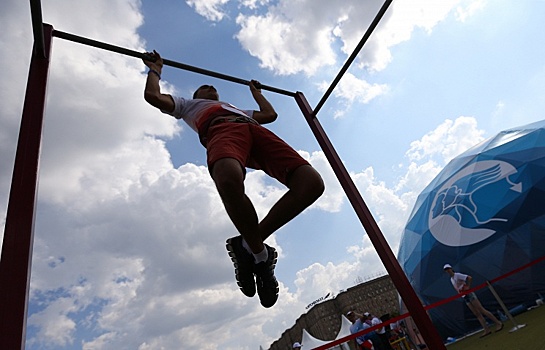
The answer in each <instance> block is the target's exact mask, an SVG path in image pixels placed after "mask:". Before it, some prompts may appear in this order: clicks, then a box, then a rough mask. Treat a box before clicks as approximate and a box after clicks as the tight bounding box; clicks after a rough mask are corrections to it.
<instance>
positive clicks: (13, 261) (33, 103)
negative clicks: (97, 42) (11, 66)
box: [0, 26, 53, 350]
mask: <svg viewBox="0 0 545 350" xmlns="http://www.w3.org/2000/svg"><path fill="white" fill-rule="evenodd" d="M52 31H53V28H52V27H51V26H44V30H43V31H42V33H43V34H44V36H43V38H44V51H43V54H44V56H45V57H42V53H40V52H39V50H34V52H33V53H32V59H31V61H30V70H29V73H28V81H27V90H26V96H25V102H24V106H23V116H22V118H21V126H20V130H19V141H18V143H17V151H16V154H15V163H14V166H13V177H12V179H11V191H10V195H9V202H8V211H7V215H6V226H5V230H4V243H3V245H2V259H1V260H0V295H1V296H2V298H1V299H0V303H1V304H0V334H1V335H0V349H10V350H12V349H13V350H15V349H24V348H25V335H26V315H27V307H28V287H29V284H30V269H31V265H32V248H33V241H34V213H35V206H36V192H37V188H38V171H39V165H40V164H39V163H40V147H41V140H42V127H43V117H44V109H45V100H46V89H47V76H48V73H49V63H50V60H49V57H50V52H51V41H52V37H53V36H52Z"/></svg>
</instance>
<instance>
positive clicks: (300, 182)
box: [289, 165, 325, 201]
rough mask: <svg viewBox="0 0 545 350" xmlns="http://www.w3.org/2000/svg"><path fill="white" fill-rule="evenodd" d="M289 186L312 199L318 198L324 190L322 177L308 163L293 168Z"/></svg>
mask: <svg viewBox="0 0 545 350" xmlns="http://www.w3.org/2000/svg"><path fill="white" fill-rule="evenodd" d="M289 187H290V189H293V190H294V191H297V192H299V193H300V195H303V196H305V197H307V198H308V199H310V200H312V201H315V200H316V199H318V198H319V197H320V196H321V195H322V194H323V193H324V190H325V185H324V181H323V180H322V177H321V176H320V174H319V173H318V172H317V171H316V169H314V168H313V167H312V166H310V165H303V166H300V167H299V168H297V169H296V170H295V172H294V173H293V176H292V178H291V179H290V184H289Z"/></svg>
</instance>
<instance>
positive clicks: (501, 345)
mask: <svg viewBox="0 0 545 350" xmlns="http://www.w3.org/2000/svg"><path fill="white" fill-rule="evenodd" d="M515 321H516V323H517V324H518V325H523V324H525V325H526V326H525V327H522V328H519V329H517V330H516V331H513V332H510V330H511V329H513V328H514V324H513V322H511V321H510V320H506V321H505V322H504V324H505V327H503V330H502V331H500V332H498V333H493V334H491V335H489V336H487V337H484V338H479V336H480V335H481V334H482V332H477V333H476V334H474V335H471V336H468V337H466V338H464V339H462V340H459V341H457V342H455V343H452V344H448V345H447V350H483V349H485V350H488V349H491V350H492V349H494V350H545V306H541V307H538V308H535V309H533V310H530V311H526V312H524V313H522V314H520V315H517V316H515ZM430 350H433V349H430Z"/></svg>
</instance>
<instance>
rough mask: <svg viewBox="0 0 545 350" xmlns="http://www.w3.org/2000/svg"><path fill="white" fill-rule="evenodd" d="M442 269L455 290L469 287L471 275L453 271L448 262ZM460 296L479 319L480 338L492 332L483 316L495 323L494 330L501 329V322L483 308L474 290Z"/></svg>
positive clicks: (459, 290)
mask: <svg viewBox="0 0 545 350" xmlns="http://www.w3.org/2000/svg"><path fill="white" fill-rule="evenodd" d="M443 270H444V271H445V272H446V273H448V274H449V276H450V282H451V283H452V286H453V287H454V289H456V292H458V293H460V294H462V293H464V292H466V291H468V290H470V289H471V282H472V281H473V278H472V277H471V276H469V275H466V274H463V273H459V272H454V270H453V269H452V266H450V264H445V266H443ZM462 298H463V299H464V301H465V303H466V305H467V307H468V308H469V309H470V310H471V312H473V314H474V315H475V316H476V317H477V320H479V323H480V324H481V326H482V327H483V330H484V333H483V334H481V338H482V337H486V336H487V335H490V334H492V332H491V331H490V328H489V327H488V324H487V323H486V321H485V319H484V316H486V317H488V318H489V319H490V320H491V321H492V322H494V323H495V324H496V325H497V326H496V330H495V331H496V332H499V331H501V330H502V329H503V323H502V322H501V321H500V320H498V319H497V318H496V317H495V316H494V314H493V313H491V312H490V311H488V310H487V309H485V308H484V306H483V305H482V304H481V302H480V301H479V299H478V298H477V295H475V293H474V292H471V293H468V294H466V295H464V296H462Z"/></svg>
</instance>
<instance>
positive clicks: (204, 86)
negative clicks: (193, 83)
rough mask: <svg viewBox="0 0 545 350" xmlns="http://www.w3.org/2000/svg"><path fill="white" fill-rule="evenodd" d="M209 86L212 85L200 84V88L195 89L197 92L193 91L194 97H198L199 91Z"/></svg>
mask: <svg viewBox="0 0 545 350" xmlns="http://www.w3.org/2000/svg"><path fill="white" fill-rule="evenodd" d="M207 87H210V85H201V86H199V88H198V89H197V90H195V92H194V93H193V99H196V98H197V93H198V92H199V90H200V89H203V88H207Z"/></svg>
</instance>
